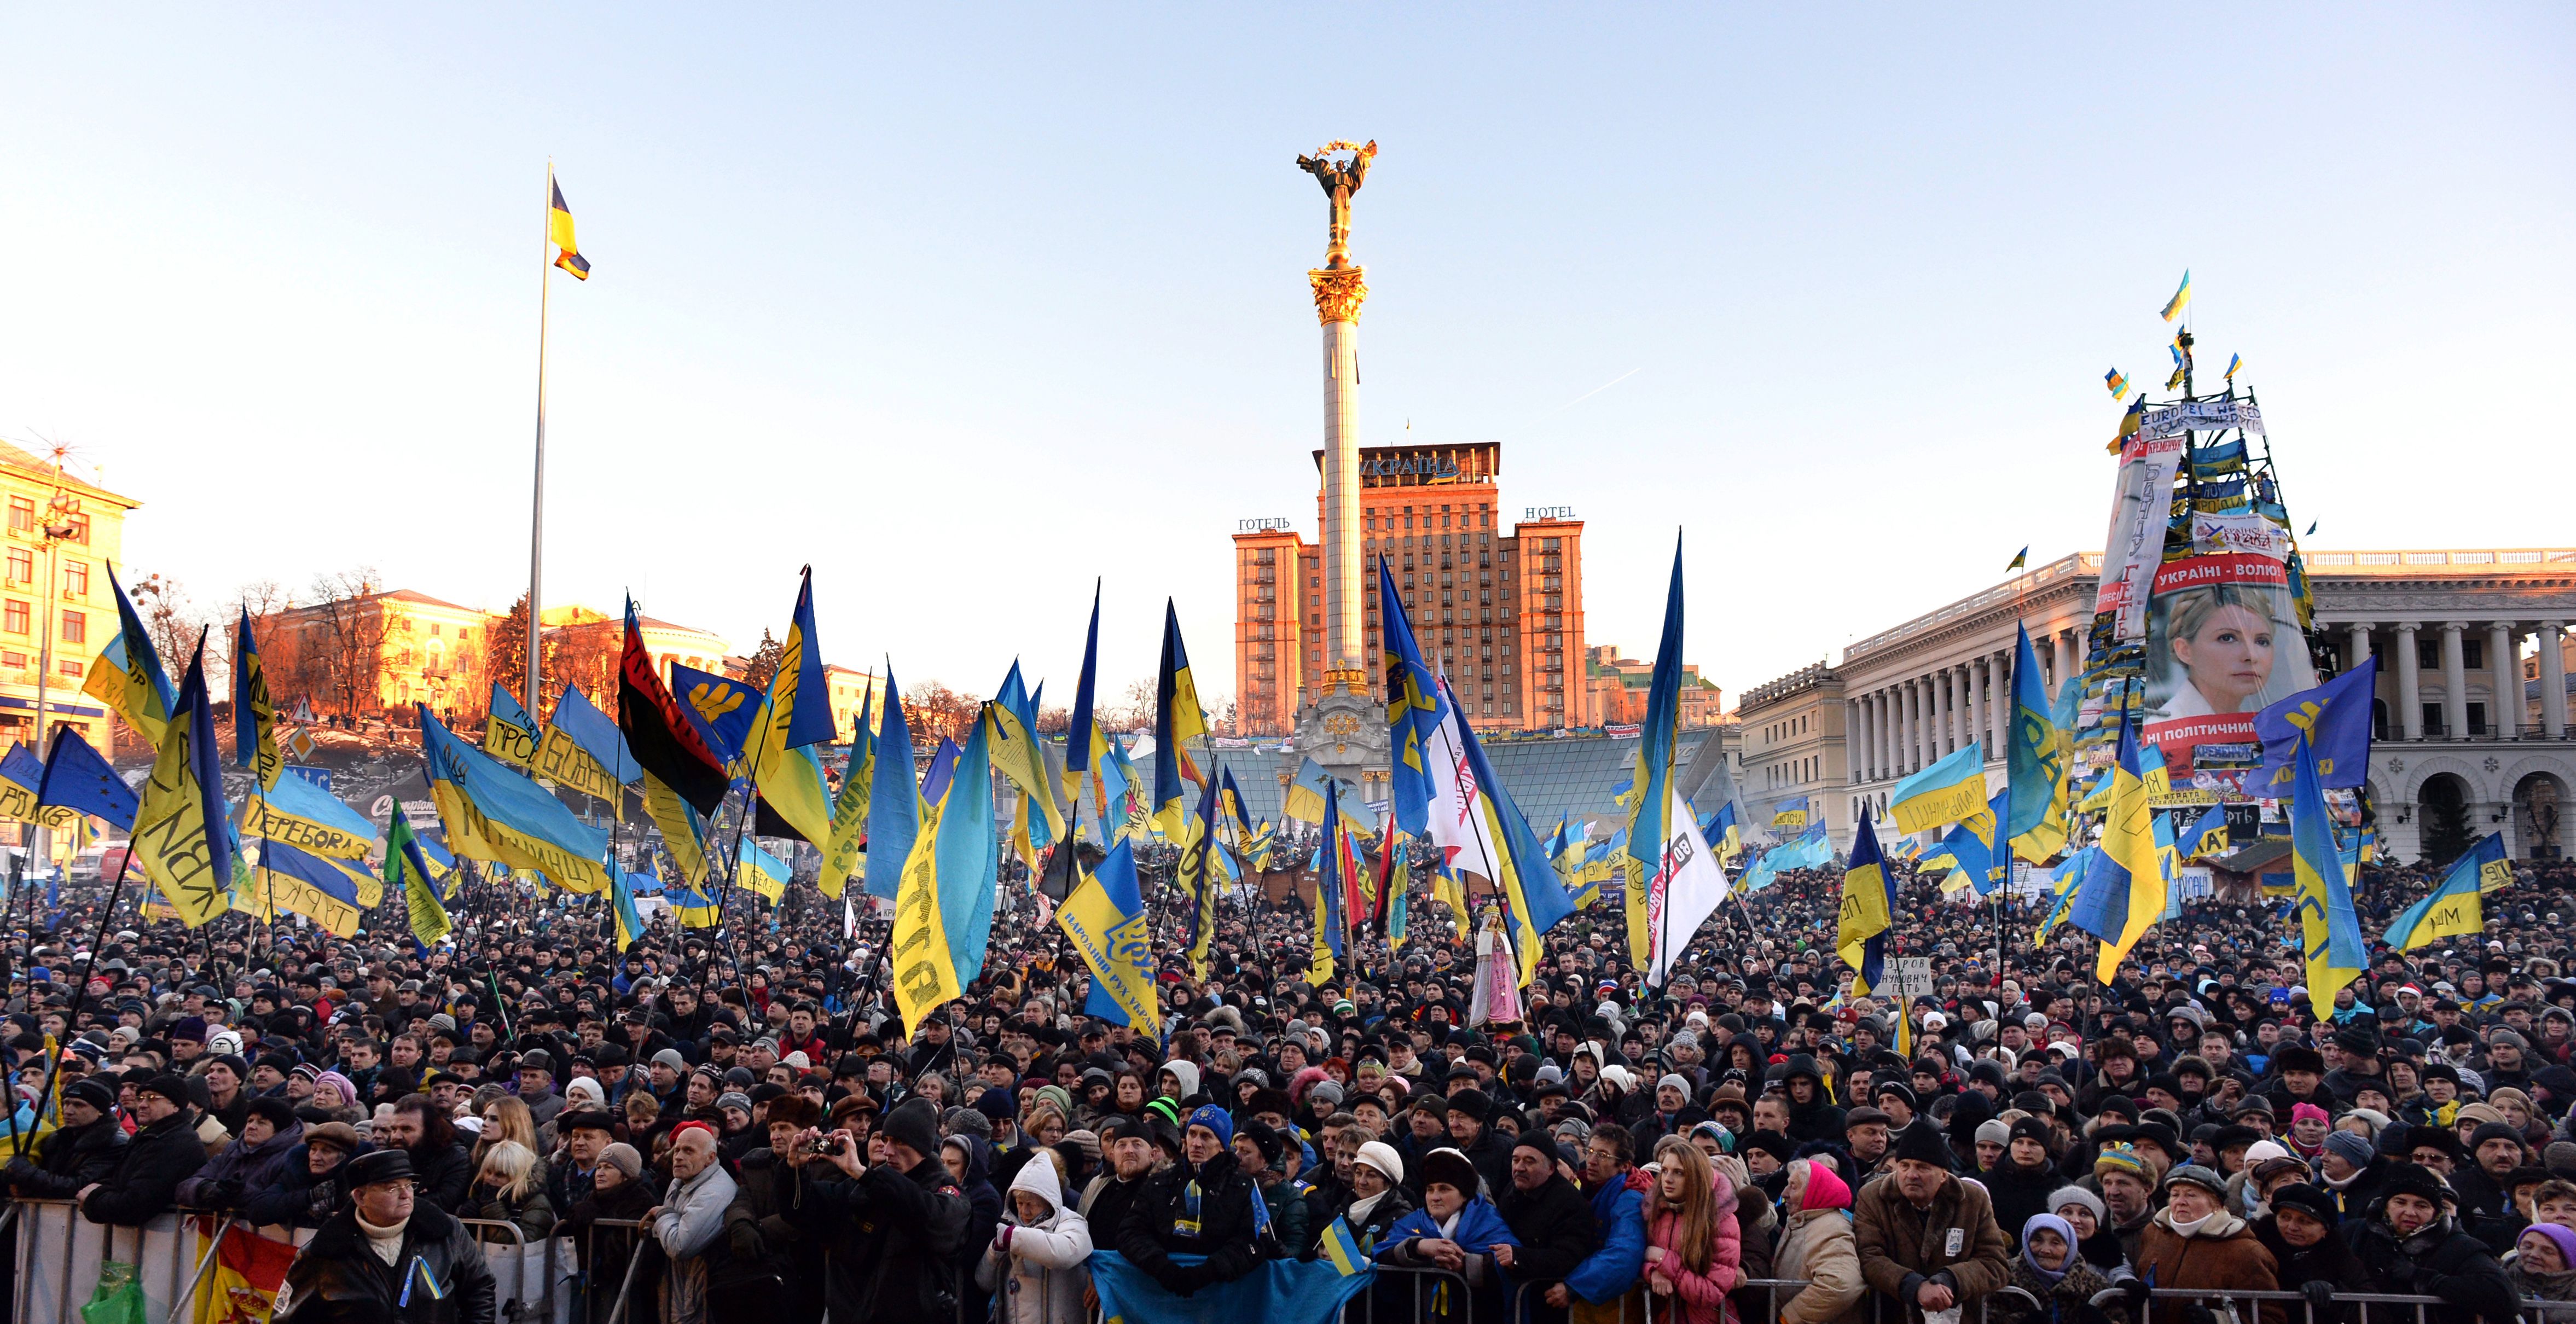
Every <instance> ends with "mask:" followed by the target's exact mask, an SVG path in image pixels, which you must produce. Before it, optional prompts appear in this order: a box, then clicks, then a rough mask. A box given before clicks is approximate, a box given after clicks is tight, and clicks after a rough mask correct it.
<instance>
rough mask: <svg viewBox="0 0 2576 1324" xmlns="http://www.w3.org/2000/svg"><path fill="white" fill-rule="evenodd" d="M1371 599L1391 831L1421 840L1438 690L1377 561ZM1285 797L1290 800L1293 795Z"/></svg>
mask: <svg viewBox="0 0 2576 1324" xmlns="http://www.w3.org/2000/svg"><path fill="white" fill-rule="evenodd" d="M1377 598H1378V613H1377V615H1378V622H1379V625H1378V630H1379V637H1380V638H1381V639H1382V640H1383V651H1384V653H1385V658H1386V725H1387V739H1388V748H1389V749H1390V750H1392V751H1393V753H1392V763H1393V767H1394V775H1393V780H1392V781H1391V782H1390V783H1389V787H1388V790H1389V795H1390V797H1391V798H1392V799H1393V801H1394V814H1395V825H1396V827H1397V828H1399V829H1401V830H1402V831H1403V832H1404V833H1405V835H1407V836H1410V837H1416V838H1427V837H1429V836H1430V835H1431V802H1432V800H1433V798H1434V795H1435V792H1434V791H1433V789H1432V788H1433V785H1434V782H1433V780H1432V769H1431V763H1430V759H1431V741H1432V737H1433V736H1434V735H1435V734H1436V733H1437V732H1438V731H1439V730H1440V686H1439V683H1438V682H1437V681H1435V680H1434V679H1433V678H1432V675H1431V668H1430V666H1429V665H1428V664H1426V663H1425V662H1424V661H1423V660H1422V646H1421V644H1420V643H1419V642H1418V641H1416V640H1415V639H1414V637H1413V622H1412V619H1411V618H1410V617H1409V616H1408V615H1407V614H1406V613H1405V610H1404V599H1403V597H1402V596H1401V595H1399V594H1398V593H1397V592H1396V588H1395V573H1394V571H1393V570H1392V569H1391V568H1390V567H1389V565H1388V563H1387V559H1386V558H1385V557H1383V556H1381V557H1379V558H1378V560H1377ZM1301 771H1302V769H1301ZM1319 771H1320V770H1319ZM1301 780H1302V779H1301ZM1290 794H1291V795H1292V796H1293V795H1294V794H1295V791H1294V789H1292V790H1291V792H1290Z"/></svg>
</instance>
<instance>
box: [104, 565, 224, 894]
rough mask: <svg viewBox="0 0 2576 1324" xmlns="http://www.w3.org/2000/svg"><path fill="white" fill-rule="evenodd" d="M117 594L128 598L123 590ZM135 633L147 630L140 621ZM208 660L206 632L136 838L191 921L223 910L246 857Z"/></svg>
mask: <svg viewBox="0 0 2576 1324" xmlns="http://www.w3.org/2000/svg"><path fill="white" fill-rule="evenodd" d="M118 601H119V604H120V605H122V604H123V598H122V596H121V595H120V597H119V599H118ZM128 610H131V609H130V608H128ZM135 637H136V638H138V639H140V638H142V637H143V635H142V634H141V632H140V630H139V629H138V630H137V631H136V633H135ZM149 646H150V645H149V644H148V643H147V644H146V645H145V647H147V648H148V647H149ZM205 661H206V645H205V641H204V640H203V639H200V640H198V642H197V653H196V656H195V657H192V658H190V659H189V660H188V672H187V677H186V679H184V680H182V681H181V682H180V683H179V694H178V699H177V706H176V707H174V708H172V709H170V711H169V716H168V718H167V720H165V721H164V722H163V723H162V731H161V741H160V744H159V746H158V748H157V752H156V753H155V754H154V756H153V760H152V777H151V780H149V781H147V782H145V783H144V784H143V794H142V796H141V798H140V804H139V807H138V808H137V809H136V811H135V815H134V834H133V836H132V838H131V848H132V850H133V852H134V853H135V854H136V855H137V856H138V857H140V858H141V860H142V863H143V874H144V877H145V878H147V879H149V880H150V881H151V883H152V886H153V887H154V888H156V889H158V890H159V891H160V893H161V896H162V898H163V899H164V900H166V901H168V902H169V903H170V904H171V905H172V906H173V907H174V908H176V910H177V911H178V916H179V922H180V923H182V924H185V925H187V926H188V927H189V928H192V929H193V928H197V927H199V926H200V925H203V924H204V923H205V922H206V921H208V920H210V919H213V918H214V917H215V916H217V915H220V914H222V913H224V910H225V907H226V906H227V905H228V904H229V902H228V901H227V896H228V894H229V893H230V892H231V891H232V885H233V872H234V866H235V864H236V863H237V862H238V861H239V858H240V852H239V850H238V848H236V847H235V845H234V844H233V839H232V828H231V826H230V824H229V822H228V821H227V818H226V812H225V805H224V770H223V762H222V757H221V755H220V753H219V752H218V751H217V749H216V747H215V719H214V703H213V701H212V700H211V699H209V698H208V697H207V694H206V668H205Z"/></svg>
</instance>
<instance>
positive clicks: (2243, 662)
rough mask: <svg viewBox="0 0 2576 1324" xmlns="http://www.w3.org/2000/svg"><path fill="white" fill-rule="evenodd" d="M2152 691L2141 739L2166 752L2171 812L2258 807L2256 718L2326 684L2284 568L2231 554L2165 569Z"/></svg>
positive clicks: (2270, 560) (2150, 652)
mask: <svg viewBox="0 0 2576 1324" xmlns="http://www.w3.org/2000/svg"><path fill="white" fill-rule="evenodd" d="M2146 683H2147V692H2146V723H2145V725H2144V726H2143V727H2142V728H2141V730H2140V735H2141V736H2142V737H2143V739H2144V740H2145V742H2146V743H2148V744H2152V745H2157V746H2159V747H2161V748H2162V749H2163V751H2164V756H2165V767H2166V770H2167V771H2168V773H2169V774H2170V775H2171V778H2172V781H2173V792H2174V793H2173V795H2172V797H2171V798H2170V799H2169V800H2168V801H2167V803H2176V804H2185V803H2199V804H2208V803H2214V802H2219V801H2242V800H2248V799H2255V798H2259V797H2258V796H2255V795H2253V794H2250V793H2249V792H2248V790H2247V787H2246V785H2245V781H2246V778H2247V776H2248V775H2249V774H2251V773H2253V772H2254V770H2255V769H2256V768H2258V767H2260V766H2261V765H2262V762H2263V742H2262V740H2261V738H2260V737H2258V736H2256V735H2255V733H2254V714H2255V712H2256V711H2257V710H2258V709H2260V708H2262V707H2263V706H2264V705H2265V704H2268V703H2271V702H2272V701H2274V700H2276V699H2281V698H2285V697H2287V696H2289V695H2291V694H2295V693H2297V692H2298V691H2300V690H2304V689H2307V688H2309V687H2311V686H2313V685H2315V684H2316V683H2317V673H2316V666H2315V663H2314V662H2313V661H2312V660H2311V659H2310V658H2309V656H2308V644H2307V637H2306V636H2305V635H2303V634H2301V633H2300V631H2299V616H2298V609H2297V607H2296V606H2295V605H2294V604H2293V603H2292V601H2291V595H2290V577H2289V571H2288V568H2287V567H2286V566H2285V565H2284V564H2283V563H2282V561H2281V560H2280V558H2278V557H2274V556H2267V555H2263V554H2262V553H2260V552H2224V553H2219V554H2216V555H2209V556H2192V557H2186V558H2184V559H2182V560H2178V561H2168V562H2166V563H2165V564H2164V565H2162V566H2160V567H2158V568H2157V570H2156V576H2155V587H2154V592H2153V596H2152V597H2151V599H2150V601H2149V603H2148V607H2147V675H2146Z"/></svg>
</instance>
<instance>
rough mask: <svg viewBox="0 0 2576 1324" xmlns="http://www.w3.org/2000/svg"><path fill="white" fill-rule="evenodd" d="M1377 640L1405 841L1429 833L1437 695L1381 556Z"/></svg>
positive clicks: (1397, 804) (1393, 786)
mask: <svg viewBox="0 0 2576 1324" xmlns="http://www.w3.org/2000/svg"><path fill="white" fill-rule="evenodd" d="M1377 596H1378V620H1379V621H1380V622H1381V625H1380V636H1379V637H1380V638H1382V639H1383V640H1384V641H1385V652H1386V717H1387V736H1388V740H1389V741H1390V747H1391V748H1392V750H1393V764H1394V777H1393V780H1392V781H1391V782H1390V783H1389V790H1390V794H1391V796H1392V798H1393V800H1394V802H1395V804H1394V813H1395V825H1396V827H1398V828H1399V829H1402V830H1403V832H1404V833H1405V835H1407V836H1410V837H1415V838H1426V837H1428V836H1429V835H1430V833H1431V800H1432V790H1431V765H1430V757H1431V754H1430V749H1431V737H1432V735H1433V734H1434V733H1436V732H1437V731H1439V729H1440V709H1441V706H1442V705H1443V704H1444V703H1445V702H1447V700H1446V699H1445V698H1444V697H1443V696H1442V695H1441V692H1440V686H1439V684H1438V682H1436V681H1435V680H1433V678H1432V675H1431V668H1430V667H1429V666H1427V665H1425V664H1424V663H1423V660H1422V648H1421V646H1420V645H1419V644H1417V643H1415V642H1414V638H1413V623H1412V621H1411V620H1409V619H1408V618H1407V617H1406V615H1405V611H1404V599H1403V598H1402V597H1401V596H1399V595H1398V594H1397V593H1396V589H1395V573H1394V571H1393V570H1391V569H1389V568H1388V565H1387V560H1386V558H1385V557H1383V556H1381V557H1379V558H1378V562H1377Z"/></svg>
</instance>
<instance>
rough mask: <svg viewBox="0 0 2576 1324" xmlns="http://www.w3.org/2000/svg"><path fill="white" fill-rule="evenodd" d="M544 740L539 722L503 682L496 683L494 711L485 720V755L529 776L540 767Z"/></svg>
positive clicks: (494, 687)
mask: <svg viewBox="0 0 2576 1324" xmlns="http://www.w3.org/2000/svg"><path fill="white" fill-rule="evenodd" d="M541 737H542V733H541V732H539V731H538V730H537V719H536V718H533V717H530V716H529V715H528V710H527V709H525V708H522V707H520V706H519V701H518V699H516V698H515V697H513V696H512V695H511V693H510V692H509V691H508V690H506V689H503V688H501V682H499V681H497V680H496V681H494V682H492V699H491V706H490V711H489V713H488V715H486V716H485V717H484V719H483V752H484V753H486V754H489V755H491V756H492V757H494V758H496V759H499V760H501V761H502V762H503V763H507V764H509V765H510V766H511V767H514V768H517V769H519V770H520V771H522V772H526V771H529V770H530V769H533V768H535V767H536V765H537V746H538V745H539V743H540V742H541Z"/></svg>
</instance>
